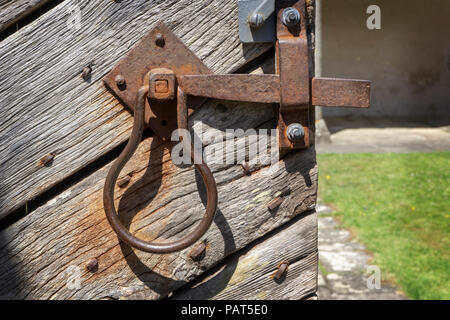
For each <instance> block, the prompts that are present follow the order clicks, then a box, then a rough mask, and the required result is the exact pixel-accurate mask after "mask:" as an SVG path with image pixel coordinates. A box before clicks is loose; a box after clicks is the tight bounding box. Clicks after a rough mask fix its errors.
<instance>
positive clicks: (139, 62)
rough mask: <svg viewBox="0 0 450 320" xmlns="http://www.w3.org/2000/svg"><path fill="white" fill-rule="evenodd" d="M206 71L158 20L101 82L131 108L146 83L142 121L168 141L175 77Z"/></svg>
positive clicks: (174, 116)
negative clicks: (148, 86)
mask: <svg viewBox="0 0 450 320" xmlns="http://www.w3.org/2000/svg"><path fill="white" fill-rule="evenodd" d="M210 73H212V72H211V71H210V70H209V69H208V67H206V65H205V64H204V63H203V62H202V61H201V60H200V59H199V58H198V57H197V56H196V55H195V54H194V53H193V52H192V51H191V50H189V49H188V48H187V47H186V46H185V45H184V43H183V42H182V41H181V40H180V39H179V38H178V37H177V36H176V35H174V34H173V32H172V31H170V29H169V28H168V27H167V26H166V25H165V24H164V23H162V22H160V23H158V24H157V25H156V26H155V27H154V28H153V29H152V30H151V31H150V32H149V33H148V34H147V35H146V36H144V37H143V38H142V39H141V40H140V41H139V43H138V44H137V45H136V46H135V47H134V48H133V49H131V51H130V52H128V54H127V55H126V56H125V57H124V58H122V59H121V60H120V61H119V62H118V63H117V64H116V65H115V66H114V68H113V69H112V70H111V72H109V73H108V74H107V75H106V77H105V78H104V79H103V82H104V83H105V85H106V86H107V87H108V88H109V89H110V90H111V91H112V92H113V94H114V95H115V96H116V97H117V98H118V99H119V100H120V101H122V102H123V103H124V104H125V105H126V106H127V107H128V108H129V109H130V110H132V111H133V110H134V107H135V104H136V95H137V93H138V91H139V88H140V87H141V86H142V85H144V84H149V85H150V91H149V95H148V99H147V101H146V104H145V118H144V121H145V125H146V126H147V127H149V128H151V129H152V131H153V132H154V133H155V134H156V135H157V136H159V137H160V138H161V139H163V140H164V141H167V140H168V141H170V137H171V134H172V132H173V131H174V130H175V129H177V102H176V99H175V96H176V94H175V93H176V78H179V77H180V76H182V75H188V74H210ZM166 90H168V91H167V92H166ZM160 91H163V92H160ZM169 92H170V95H168V94H169ZM203 100H204V99H192V98H191V99H190V100H189V101H188V105H189V106H195V105H198V104H200V103H201V102H202V101H203Z"/></svg>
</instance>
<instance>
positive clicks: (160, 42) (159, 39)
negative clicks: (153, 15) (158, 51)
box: [155, 33, 166, 48]
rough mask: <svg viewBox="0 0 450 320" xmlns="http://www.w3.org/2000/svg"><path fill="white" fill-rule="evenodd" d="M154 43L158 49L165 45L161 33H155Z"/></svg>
mask: <svg viewBox="0 0 450 320" xmlns="http://www.w3.org/2000/svg"><path fill="white" fill-rule="evenodd" d="M155 43H156V45H157V46H158V47H161V48H162V47H164V45H165V44H166V40H165V39H164V36H163V35H162V34H161V33H157V34H156V37H155Z"/></svg>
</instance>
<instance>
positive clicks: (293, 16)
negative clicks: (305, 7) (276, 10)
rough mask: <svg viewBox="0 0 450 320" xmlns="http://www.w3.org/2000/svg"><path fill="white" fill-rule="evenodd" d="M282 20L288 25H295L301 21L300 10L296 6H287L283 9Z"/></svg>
mask: <svg viewBox="0 0 450 320" xmlns="http://www.w3.org/2000/svg"><path fill="white" fill-rule="evenodd" d="M281 21H282V22H283V24H284V25H285V26H286V27H294V26H296V25H297V24H299V23H300V12H298V10H297V9H295V8H291V7H289V8H286V9H284V10H283V17H282V19H281Z"/></svg>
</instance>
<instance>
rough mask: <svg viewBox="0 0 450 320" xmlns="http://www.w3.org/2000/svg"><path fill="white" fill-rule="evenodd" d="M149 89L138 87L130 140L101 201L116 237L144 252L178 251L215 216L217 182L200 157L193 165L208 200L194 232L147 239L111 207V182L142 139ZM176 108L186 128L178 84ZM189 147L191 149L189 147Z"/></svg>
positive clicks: (208, 224)
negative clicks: (166, 238) (164, 240)
mask: <svg viewBox="0 0 450 320" xmlns="http://www.w3.org/2000/svg"><path fill="white" fill-rule="evenodd" d="M148 91H149V87H148V86H143V87H141V88H140V89H139V91H138V95H137V101H136V102H137V103H136V108H135V110H134V123H133V130H132V132H131V136H130V140H129V141H128V144H127V145H126V147H125V149H124V150H123V151H122V153H121V154H120V155H119V157H118V158H117V160H116V161H115V162H114V164H113V165H112V167H111V169H110V170H109V172H108V175H107V177H106V181H105V188H104V190H103V204H104V208H105V213H106V217H107V219H108V221H109V224H110V225H111V227H112V228H113V230H114V231H115V232H116V233H117V235H118V236H119V238H120V239H122V240H123V241H124V242H125V243H127V244H128V245H130V246H132V247H134V248H137V249H139V250H142V251H145V252H150V253H170V252H175V251H180V250H182V249H185V248H187V247H189V246H190V245H192V244H193V243H195V242H196V241H197V240H199V239H200V238H201V237H202V236H203V235H204V234H205V232H206V231H207V230H208V228H209V227H210V225H211V223H212V222H213V220H214V216H215V213H216V209H217V186H216V182H215V180H214V177H213V175H212V173H211V171H210V170H209V168H208V166H207V165H206V164H205V163H204V162H203V158H201V159H202V163H201V164H195V168H196V169H197V170H198V171H199V173H200V175H201V176H202V179H203V181H204V183H205V186H206V193H207V198H208V200H207V204H206V210H205V214H204V216H203V219H202V221H201V222H200V224H199V225H198V226H197V228H196V229H195V230H194V232H192V233H191V234H190V235H188V236H187V237H185V238H182V239H180V240H178V241H175V242H170V243H152V242H147V241H144V240H141V239H139V238H137V237H135V236H133V235H132V234H131V232H130V231H128V230H127V229H126V228H125V227H124V226H123V225H122V223H121V222H120V219H119V216H118V215H117V212H116V209H115V207H114V186H115V184H116V181H117V178H118V176H119V173H120V171H121V170H122V169H123V167H124V166H125V164H126V163H127V162H128V160H130V158H131V157H132V155H133V154H134V152H135V151H136V149H137V148H138V146H139V143H140V141H141V139H142V132H143V130H144V107H145V99H146V97H147V94H148ZM177 109H178V127H179V128H180V129H187V107H186V97H185V95H184V93H183V91H182V90H181V89H180V88H179V89H178V107H177ZM191 150H193V149H192V148H191ZM193 157H194V155H193V154H192V153H191V158H193Z"/></svg>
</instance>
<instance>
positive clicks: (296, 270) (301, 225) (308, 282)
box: [171, 213, 318, 300]
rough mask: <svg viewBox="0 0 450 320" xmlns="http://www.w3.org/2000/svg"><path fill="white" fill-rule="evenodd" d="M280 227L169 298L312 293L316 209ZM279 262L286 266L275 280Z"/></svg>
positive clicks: (278, 297)
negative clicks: (284, 273)
mask: <svg viewBox="0 0 450 320" xmlns="http://www.w3.org/2000/svg"><path fill="white" fill-rule="evenodd" d="M281 229H282V230H276V233H275V234H270V235H269V236H267V237H264V238H262V239H259V240H258V241H257V244H255V245H252V246H249V247H248V248H246V249H245V251H244V252H239V253H238V254H236V255H234V256H232V257H230V258H228V259H226V260H225V261H222V262H221V265H219V266H217V267H215V268H214V269H213V270H211V272H207V273H206V274H204V275H202V276H201V277H200V278H201V279H199V280H196V281H194V282H193V283H190V284H189V285H187V286H186V287H184V288H182V289H180V290H179V292H178V291H177V292H175V293H174V295H173V296H172V297H171V298H172V299H176V300H195V299H200V300H204V299H221V300H222V299H232V300H233V299H234V300H239V299H251V300H288V299H296V300H298V299H303V298H306V297H309V296H310V295H312V294H314V293H315V292H316V290H317V263H318V262H317V261H318V255H317V215H316V213H310V214H307V215H306V216H301V217H298V218H295V219H294V221H293V222H292V223H289V224H287V225H285V226H283V227H282V228H281ZM281 262H289V268H288V271H287V273H286V275H285V276H284V277H282V278H280V279H279V280H275V279H274V278H273V275H274V273H275V272H276V270H277V268H278V265H279V264H280V263H281Z"/></svg>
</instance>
